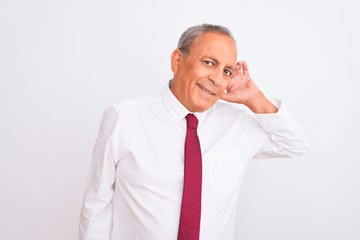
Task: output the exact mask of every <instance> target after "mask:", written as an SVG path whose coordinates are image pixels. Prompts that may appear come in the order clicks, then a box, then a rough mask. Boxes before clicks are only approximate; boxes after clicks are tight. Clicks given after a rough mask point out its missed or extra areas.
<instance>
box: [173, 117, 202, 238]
mask: <svg viewBox="0 0 360 240" xmlns="http://www.w3.org/2000/svg"><path fill="white" fill-rule="evenodd" d="M186 122H187V131H186V139H185V162H184V190H183V197H182V204H181V215H180V224H179V232H178V240H198V239H199V234H200V214H201V180H202V162H201V149H200V142H199V138H198V135H197V131H196V128H197V125H198V120H197V118H196V117H195V115H194V114H188V115H187V116H186Z"/></svg>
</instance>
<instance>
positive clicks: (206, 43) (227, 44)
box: [190, 32, 237, 64]
mask: <svg viewBox="0 0 360 240" xmlns="http://www.w3.org/2000/svg"><path fill="white" fill-rule="evenodd" d="M190 55H192V56H193V57H197V58H198V57H206V56H207V57H214V58H216V59H217V60H219V61H222V62H224V63H225V64H236V59H237V49H236V44H235V42H234V41H233V40H232V39H231V38H230V37H228V36H226V35H224V34H221V33H216V32H208V33H204V34H203V35H201V36H200V37H198V38H197V39H196V40H195V41H194V43H193V45H192V47H191V49H190Z"/></svg>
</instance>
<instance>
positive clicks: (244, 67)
mask: <svg viewBox="0 0 360 240" xmlns="http://www.w3.org/2000/svg"><path fill="white" fill-rule="evenodd" d="M242 69H243V74H244V75H245V76H250V73H249V68H248V65H247V63H246V62H245V61H243V62H242Z"/></svg>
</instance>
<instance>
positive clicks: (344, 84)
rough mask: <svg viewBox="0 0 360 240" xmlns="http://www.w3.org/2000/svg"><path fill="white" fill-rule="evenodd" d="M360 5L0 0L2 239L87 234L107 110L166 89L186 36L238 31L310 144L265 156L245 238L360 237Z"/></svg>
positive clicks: (260, 78)
mask: <svg viewBox="0 0 360 240" xmlns="http://www.w3.org/2000/svg"><path fill="white" fill-rule="evenodd" d="M359 9H360V7H359V3H357V1H355V0H353V1H351V0H341V1H340V0H302V1H286V0H282V1H281V0H277V1H276V0H275V1H266V0H263V1H261V0H248V1H244V0H237V1H235V0H234V1H229V0H221V1H220V0H218V1H213V0H208V1H203V0H202V1H195V0H181V1H166V0H163V1H159V0H151V1H146V0H143V1H139V0H132V1H123V0H103V1H94V0H87V1H85V0H61V1H60V0H58V1H55V0H48V1H45V0H0V239H2V240H27V239H31V240H32V239H33V240H49V239H51V240H70V239H77V234H78V221H79V211H80V208H81V203H82V196H83V191H84V185H85V181H86V177H87V174H88V169H89V164H90V158H91V154H92V148H93V145H94V142H95V138H96V136H97V133H98V129H99V124H100V119H101V115H102V112H103V111H104V109H105V108H106V107H107V106H108V105H110V104H112V103H115V102H118V101H120V100H122V99H124V98H128V97H134V96H139V95H144V94H148V93H154V92H158V91H160V90H161V89H162V88H163V87H164V85H165V84H166V83H167V81H168V80H169V79H170V78H171V77H172V72H171V71H170V63H169V60H170V54H171V52H172V50H173V49H175V47H176V43H177V40H178V38H179V36H180V34H181V33H182V32H183V31H184V30H185V29H186V28H188V27H189V26H192V25H196V24H201V23H214V24H221V25H225V26H227V27H229V28H230V29H231V30H232V31H233V33H234V35H235V38H236V39H237V42H238V50H239V60H246V61H247V62H248V64H249V68H250V73H251V74H252V77H253V79H254V80H255V82H256V83H257V85H258V86H259V87H260V88H261V89H262V90H263V92H265V94H266V95H268V96H269V97H278V98H280V99H282V100H283V101H284V103H285V104H286V106H287V107H288V109H289V110H290V112H291V113H292V115H293V117H294V118H295V119H296V120H297V122H298V123H299V125H301V126H302V127H303V128H304V130H305V131H306V132H307V134H308V136H309V138H310V139H311V142H312V145H311V149H310V150H309V152H308V153H307V154H306V155H304V156H302V157H300V158H297V159H272V160H253V161H252V163H251V164H250V166H249V169H248V172H247V174H246V179H245V182H244V185H243V189H242V193H241V196H240V198H239V204H240V211H239V213H238V229H237V235H238V237H237V239H241V240H267V239H270V240H289V239H291V240H319V239H320V240H321V239H324V240H335V239H336V240H358V239H360V205H359V203H360V186H359V183H360V156H359V153H358V150H359V148H360V144H359V134H360V128H359V122H360V116H359V107H358V105H359V103H360V96H359V90H360V88H359V86H360V84H359V81H360V61H359V56H360V47H359V43H360V32H359V23H360V17H359Z"/></svg>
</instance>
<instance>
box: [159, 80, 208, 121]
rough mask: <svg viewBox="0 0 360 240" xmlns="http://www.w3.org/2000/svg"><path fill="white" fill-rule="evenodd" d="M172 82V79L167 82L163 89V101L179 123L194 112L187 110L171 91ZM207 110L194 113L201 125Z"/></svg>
mask: <svg viewBox="0 0 360 240" xmlns="http://www.w3.org/2000/svg"><path fill="white" fill-rule="evenodd" d="M171 82H172V80H170V81H169V83H168V84H166V86H165V87H164V89H163V90H162V92H161V98H162V100H163V103H164V105H165V107H166V109H167V110H168V112H169V113H170V115H171V116H172V118H173V119H174V121H175V122H176V123H179V122H181V121H182V120H184V119H185V117H186V115H187V114H189V113H192V112H190V111H189V110H187V109H186V107H185V106H184V105H182V103H181V102H180V101H179V100H178V99H177V98H176V97H175V95H174V94H173V93H172V92H171V90H170V85H171ZM206 112H207V111H205V112H194V113H193V114H194V115H195V116H196V117H197V119H198V120H199V126H200V125H202V123H203V121H204V119H205V116H206Z"/></svg>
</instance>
